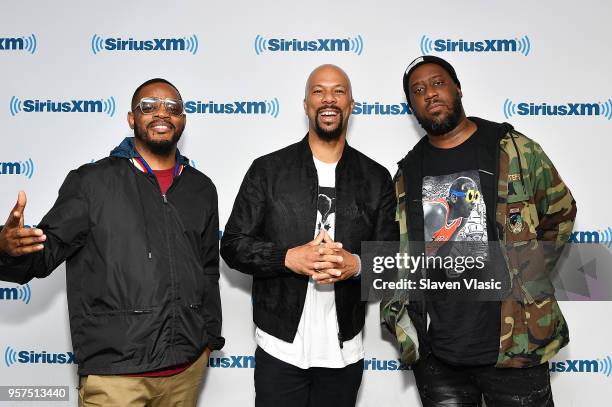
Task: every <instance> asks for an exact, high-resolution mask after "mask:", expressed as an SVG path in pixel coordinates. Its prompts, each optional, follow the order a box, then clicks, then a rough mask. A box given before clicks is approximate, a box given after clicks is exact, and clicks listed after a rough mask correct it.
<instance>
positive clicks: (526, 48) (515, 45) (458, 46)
mask: <svg viewBox="0 0 612 407" xmlns="http://www.w3.org/2000/svg"><path fill="white" fill-rule="evenodd" d="M420 45H421V53H422V54H423V55H429V54H431V53H432V52H466V53H469V52H516V53H519V54H523V55H525V56H527V55H529V52H531V41H530V40H529V37H528V36H527V35H525V36H524V37H521V38H502V39H484V40H477V41H465V40H463V39H459V40H453V39H450V38H436V39H431V38H429V37H427V36H426V35H423V36H422V37H421V44H420Z"/></svg>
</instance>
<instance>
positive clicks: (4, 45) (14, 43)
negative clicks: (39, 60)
mask: <svg viewBox="0 0 612 407" xmlns="http://www.w3.org/2000/svg"><path fill="white" fill-rule="evenodd" d="M36 45H37V41H36V35H34V34H30V36H29V37H0V51H25V52H29V53H30V54H33V53H35V52H36Z"/></svg>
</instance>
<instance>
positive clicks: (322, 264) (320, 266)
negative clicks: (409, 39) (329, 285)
mask: <svg viewBox="0 0 612 407" xmlns="http://www.w3.org/2000/svg"><path fill="white" fill-rule="evenodd" d="M334 267H336V263H331V262H328V261H318V262H316V263H315V264H314V269H315V271H318V272H321V271H322V270H325V269H331V268H334Z"/></svg>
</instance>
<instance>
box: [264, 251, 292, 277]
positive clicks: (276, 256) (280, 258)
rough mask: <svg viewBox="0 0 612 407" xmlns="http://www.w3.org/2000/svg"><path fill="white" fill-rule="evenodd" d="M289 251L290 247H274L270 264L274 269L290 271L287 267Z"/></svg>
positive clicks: (270, 255) (270, 256)
mask: <svg viewBox="0 0 612 407" xmlns="http://www.w3.org/2000/svg"><path fill="white" fill-rule="evenodd" d="M287 251H289V249H272V250H270V254H269V257H268V259H269V264H270V267H271V268H272V269H273V270H278V271H281V272H285V271H288V270H287V267H285V258H286V257H287Z"/></svg>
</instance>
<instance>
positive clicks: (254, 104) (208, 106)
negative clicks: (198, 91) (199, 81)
mask: <svg viewBox="0 0 612 407" xmlns="http://www.w3.org/2000/svg"><path fill="white" fill-rule="evenodd" d="M185 111H186V112H187V113H200V114H262V115H266V114H269V115H270V116H272V117H274V118H277V117H278V114H279V112H280V103H279V101H278V99H277V98H273V99H270V100H245V101H233V102H227V103H217V102H213V101H212V100H211V101H208V102H202V101H199V100H189V101H187V102H185Z"/></svg>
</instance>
